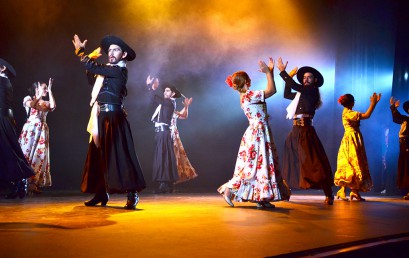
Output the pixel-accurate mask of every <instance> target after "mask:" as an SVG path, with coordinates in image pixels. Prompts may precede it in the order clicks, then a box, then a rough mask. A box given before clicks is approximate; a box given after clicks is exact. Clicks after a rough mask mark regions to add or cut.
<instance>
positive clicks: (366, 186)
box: [334, 108, 372, 192]
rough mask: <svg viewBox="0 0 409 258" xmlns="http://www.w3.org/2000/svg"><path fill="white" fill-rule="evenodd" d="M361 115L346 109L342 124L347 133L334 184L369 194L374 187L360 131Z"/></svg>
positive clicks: (339, 152)
mask: <svg viewBox="0 0 409 258" xmlns="http://www.w3.org/2000/svg"><path fill="white" fill-rule="evenodd" d="M360 120H361V113H359V112H357V111H353V110H351V109H348V108H344V110H343V111H342V124H343V125H344V129H345V133H344V136H343V138H342V140H341V145H340V147H339V151H338V158H337V171H336V172H335V176H334V183H335V185H337V186H345V187H349V188H351V189H354V190H358V191H360V192H367V191H369V190H370V189H371V187H372V179H371V175H370V174H369V168H368V159H367V157H366V151H365V145H364V139H363V137H362V134H361V131H360V130H359V126H360Z"/></svg>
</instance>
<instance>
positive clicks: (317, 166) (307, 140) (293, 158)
mask: <svg viewBox="0 0 409 258" xmlns="http://www.w3.org/2000/svg"><path fill="white" fill-rule="evenodd" d="M307 72H309V73H312V74H313V75H314V77H315V78H317V80H318V81H317V82H316V83H315V85H311V86H304V85H300V84H298V83H296V82H295V81H294V80H293V79H292V78H291V77H290V76H289V75H288V73H287V72H286V71H282V72H281V73H280V76H281V77H282V78H283V80H284V81H285V89H284V98H286V99H291V100H293V102H292V103H291V104H290V106H289V108H288V110H287V111H288V112H289V114H288V115H287V118H289V119H293V128H292V130H291V132H290V133H289V135H288V136H287V138H286V141H285V147H284V158H283V177H284V179H286V181H287V183H288V184H289V186H290V187H291V188H295V189H300V188H301V189H323V190H324V193H325V195H326V200H325V203H326V204H332V203H333V200H334V196H333V194H332V189H331V187H332V186H333V184H334V182H333V175H332V170H331V166H330V163H329V160H328V157H327V155H326V153H325V150H324V147H323V146H322V143H321V141H320V139H319V138H318V135H317V133H316V131H315V129H314V127H313V124H312V121H313V117H314V115H315V110H316V109H317V103H319V101H320V95H319V89H318V87H320V86H322V85H323V83H324V78H323V77H322V75H321V74H320V73H319V72H318V71H317V70H315V69H314V68H312V67H302V68H300V69H299V70H298V72H297V79H298V81H299V82H302V81H303V77H304V74H305V73H307ZM291 90H295V91H296V92H292V91H291Z"/></svg>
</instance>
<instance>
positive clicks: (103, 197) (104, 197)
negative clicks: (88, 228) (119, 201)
mask: <svg viewBox="0 0 409 258" xmlns="http://www.w3.org/2000/svg"><path fill="white" fill-rule="evenodd" d="M108 200H109V195H108V193H97V194H95V196H94V198H92V199H91V200H89V201H87V202H84V204H85V206H95V205H97V204H98V203H101V206H106V205H107V202H108Z"/></svg>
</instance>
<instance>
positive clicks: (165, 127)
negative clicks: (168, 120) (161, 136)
mask: <svg viewBox="0 0 409 258" xmlns="http://www.w3.org/2000/svg"><path fill="white" fill-rule="evenodd" d="M168 130H170V128H169V125H159V126H155V133H159V132H163V131H168Z"/></svg>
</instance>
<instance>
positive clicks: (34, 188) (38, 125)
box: [18, 78, 56, 194]
mask: <svg viewBox="0 0 409 258" xmlns="http://www.w3.org/2000/svg"><path fill="white" fill-rule="evenodd" d="M52 83H53V79H52V78H50V79H49V82H48V86H47V84H46V83H44V82H35V83H33V85H32V86H31V88H30V89H29V92H30V96H26V97H25V98H24V100H23V106H24V107H25V108H26V111H27V114H28V119H27V122H26V123H25V124H24V126H23V130H22V131H21V134H20V137H19V140H18V141H19V143H20V146H21V149H22V150H23V153H24V156H25V157H26V159H27V161H28V163H29V164H31V167H32V168H33V170H34V172H35V176H32V177H31V178H29V179H28V193H29V194H33V193H41V188H42V187H44V186H51V175H50V149H49V130H48V125H47V122H46V118H47V114H48V112H50V111H54V109H55V108H56V105H55V99H54V96H53V93H52V90H51V87H52Z"/></svg>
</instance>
